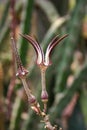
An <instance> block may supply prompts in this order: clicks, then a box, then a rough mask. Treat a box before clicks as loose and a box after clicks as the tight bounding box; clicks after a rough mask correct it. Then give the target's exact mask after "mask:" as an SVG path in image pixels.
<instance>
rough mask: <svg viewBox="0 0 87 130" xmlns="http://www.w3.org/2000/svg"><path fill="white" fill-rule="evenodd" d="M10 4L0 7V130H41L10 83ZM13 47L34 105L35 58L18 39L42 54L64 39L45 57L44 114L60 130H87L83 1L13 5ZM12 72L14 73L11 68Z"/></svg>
mask: <svg viewBox="0 0 87 130" xmlns="http://www.w3.org/2000/svg"><path fill="white" fill-rule="evenodd" d="M9 8H10V0H7V1H6V0H4V1H0V130H37V129H38V130H42V129H44V126H43V123H40V120H41V119H40V118H39V117H38V116H37V115H36V114H35V113H33V112H32V110H31V109H30V108H29V104H28V101H27V97H26V94H25V92H24V89H23V86H22V84H21V81H20V79H18V78H15V70H14V64H15V63H14V60H13V58H12V49H11V42H10V27H9V25H10V22H11V16H10V9H9ZM15 13H16V27H15V29H16V41H17V48H18V51H19V54H20V57H21V60H22V62H23V65H24V66H25V67H26V68H27V69H28V70H29V75H28V81H29V84H30V87H31V89H32V91H33V93H34V94H35V96H36V97H37V99H38V101H39V102H40V104H41V105H42V103H41V100H40V92H41V77H40V70H39V68H38V67H37V65H36V63H35V60H36V56H35V52H34V50H33V48H32V46H31V45H30V44H26V41H25V40H24V39H22V38H21V37H20V35H19V33H22V34H29V35H32V36H35V37H37V39H38V41H39V43H40V44H41V46H42V47H43V49H44V51H45V50H46V47H47V45H48V44H49V42H50V41H51V39H52V38H53V37H54V36H56V35H58V34H60V36H62V35H63V34H68V35H69V36H68V38H66V39H65V40H64V41H63V42H61V44H60V45H59V46H57V47H56V48H55V50H54V51H53V54H52V56H51V59H52V63H53V64H52V65H51V66H50V67H49V68H48V70H47V72H46V86H47V90H48V93H49V102H48V113H49V114H50V120H51V122H52V124H56V125H58V127H62V128H63V130H86V129H87V0H18V1H17V0H16V4H15ZM15 68H16V67H15Z"/></svg>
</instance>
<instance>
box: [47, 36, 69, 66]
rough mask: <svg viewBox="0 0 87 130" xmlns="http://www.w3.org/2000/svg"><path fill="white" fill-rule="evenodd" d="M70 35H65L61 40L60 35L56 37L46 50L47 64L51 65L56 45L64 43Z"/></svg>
mask: <svg viewBox="0 0 87 130" xmlns="http://www.w3.org/2000/svg"><path fill="white" fill-rule="evenodd" d="M67 36H68V35H67V34H66V35H64V36H62V37H60V38H59V35H58V36H56V37H55V38H54V39H53V40H52V41H51V42H50V44H49V45H48V47H47V50H46V54H45V64H46V65H49V64H50V58H49V57H50V54H51V52H52V51H53V49H54V47H55V46H56V45H58V44H59V43H60V41H62V40H63V39H64V38H66V37H67Z"/></svg>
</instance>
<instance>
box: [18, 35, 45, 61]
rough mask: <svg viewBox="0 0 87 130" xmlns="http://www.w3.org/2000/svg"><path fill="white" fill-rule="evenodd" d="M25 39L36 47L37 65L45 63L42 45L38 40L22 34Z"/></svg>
mask: <svg viewBox="0 0 87 130" xmlns="http://www.w3.org/2000/svg"><path fill="white" fill-rule="evenodd" d="M20 35H21V36H22V37H23V38H25V39H26V40H28V42H30V43H31V44H32V46H33V47H34V49H35V51H36V54H37V64H40V63H42V62H43V59H44V54H43V51H42V49H41V47H40V45H39V44H38V42H37V40H35V39H34V38H32V37H31V36H29V35H23V34H20Z"/></svg>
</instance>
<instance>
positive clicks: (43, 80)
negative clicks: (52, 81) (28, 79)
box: [41, 69, 46, 91]
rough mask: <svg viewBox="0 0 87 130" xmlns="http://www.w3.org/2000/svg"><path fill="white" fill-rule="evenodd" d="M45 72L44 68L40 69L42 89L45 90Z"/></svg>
mask: <svg viewBox="0 0 87 130" xmlns="http://www.w3.org/2000/svg"><path fill="white" fill-rule="evenodd" d="M45 73H46V70H43V69H42V70H41V84H42V90H43V91H46V79H45Z"/></svg>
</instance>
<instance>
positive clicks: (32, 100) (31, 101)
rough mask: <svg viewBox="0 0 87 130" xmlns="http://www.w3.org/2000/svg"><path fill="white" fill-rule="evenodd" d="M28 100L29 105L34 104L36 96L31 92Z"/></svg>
mask: <svg viewBox="0 0 87 130" xmlns="http://www.w3.org/2000/svg"><path fill="white" fill-rule="evenodd" d="M28 101H29V103H30V105H34V104H35V103H36V98H35V96H34V95H32V94H31V95H30V96H29V97H28Z"/></svg>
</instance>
